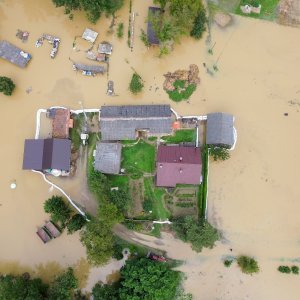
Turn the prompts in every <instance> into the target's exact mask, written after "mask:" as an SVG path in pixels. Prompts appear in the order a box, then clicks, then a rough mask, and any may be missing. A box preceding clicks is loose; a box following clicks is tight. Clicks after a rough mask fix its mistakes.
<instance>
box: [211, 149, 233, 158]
mask: <svg viewBox="0 0 300 300" xmlns="http://www.w3.org/2000/svg"><path fill="white" fill-rule="evenodd" d="M209 155H211V156H212V157H213V159H214V161H217V160H226V159H228V158H230V154H229V151H228V149H226V148H223V147H210V148H209Z"/></svg>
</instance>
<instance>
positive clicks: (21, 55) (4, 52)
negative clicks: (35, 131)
mask: <svg viewBox="0 0 300 300" xmlns="http://www.w3.org/2000/svg"><path fill="white" fill-rule="evenodd" d="M0 57H2V58H3V59H5V60H7V61H9V62H11V63H12V64H15V65H16V66H18V67H20V68H25V67H26V66H27V64H28V62H29V61H30V59H31V55H30V54H29V53H27V52H25V51H23V50H21V49H20V48H18V47H16V46H14V45H13V44H11V43H9V42H7V41H0Z"/></svg>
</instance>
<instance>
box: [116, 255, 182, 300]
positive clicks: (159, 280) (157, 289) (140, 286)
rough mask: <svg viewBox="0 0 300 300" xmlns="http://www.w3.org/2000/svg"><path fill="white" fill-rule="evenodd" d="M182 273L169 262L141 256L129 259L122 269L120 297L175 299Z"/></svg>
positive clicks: (147, 299) (158, 299) (149, 299)
mask: <svg viewBox="0 0 300 300" xmlns="http://www.w3.org/2000/svg"><path fill="white" fill-rule="evenodd" d="M180 280H181V279H180V273H179V272H177V271H173V270H171V269H170V267H169V266H168V264H166V263H161V262H156V261H153V260H150V259H146V258H141V259H136V260H129V261H127V262H126V265H125V266H124V267H123V269H122V270H121V281H120V289H119V297H120V299H121V300H129V299H144V300H171V299H175V295H176V291H177V287H178V285H179V283H180Z"/></svg>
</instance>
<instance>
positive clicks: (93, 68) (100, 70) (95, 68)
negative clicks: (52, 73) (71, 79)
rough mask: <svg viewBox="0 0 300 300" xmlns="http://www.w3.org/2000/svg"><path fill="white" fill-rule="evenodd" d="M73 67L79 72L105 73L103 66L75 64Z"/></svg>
mask: <svg viewBox="0 0 300 300" xmlns="http://www.w3.org/2000/svg"><path fill="white" fill-rule="evenodd" d="M74 67H75V68H76V69H77V70H81V71H88V72H92V73H104V72H105V67H103V66H97V65H93V66H91V65H84V64H80V63H75V64H74Z"/></svg>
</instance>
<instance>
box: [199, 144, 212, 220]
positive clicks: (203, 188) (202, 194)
mask: <svg viewBox="0 0 300 300" xmlns="http://www.w3.org/2000/svg"><path fill="white" fill-rule="evenodd" d="M201 150H202V151H201V155H202V183H201V184H200V186H199V190H198V209H199V218H205V211H206V200H207V199H206V197H207V188H208V159H209V149H208V148H207V147H206V146H204V147H203V148H202V149H201Z"/></svg>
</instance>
